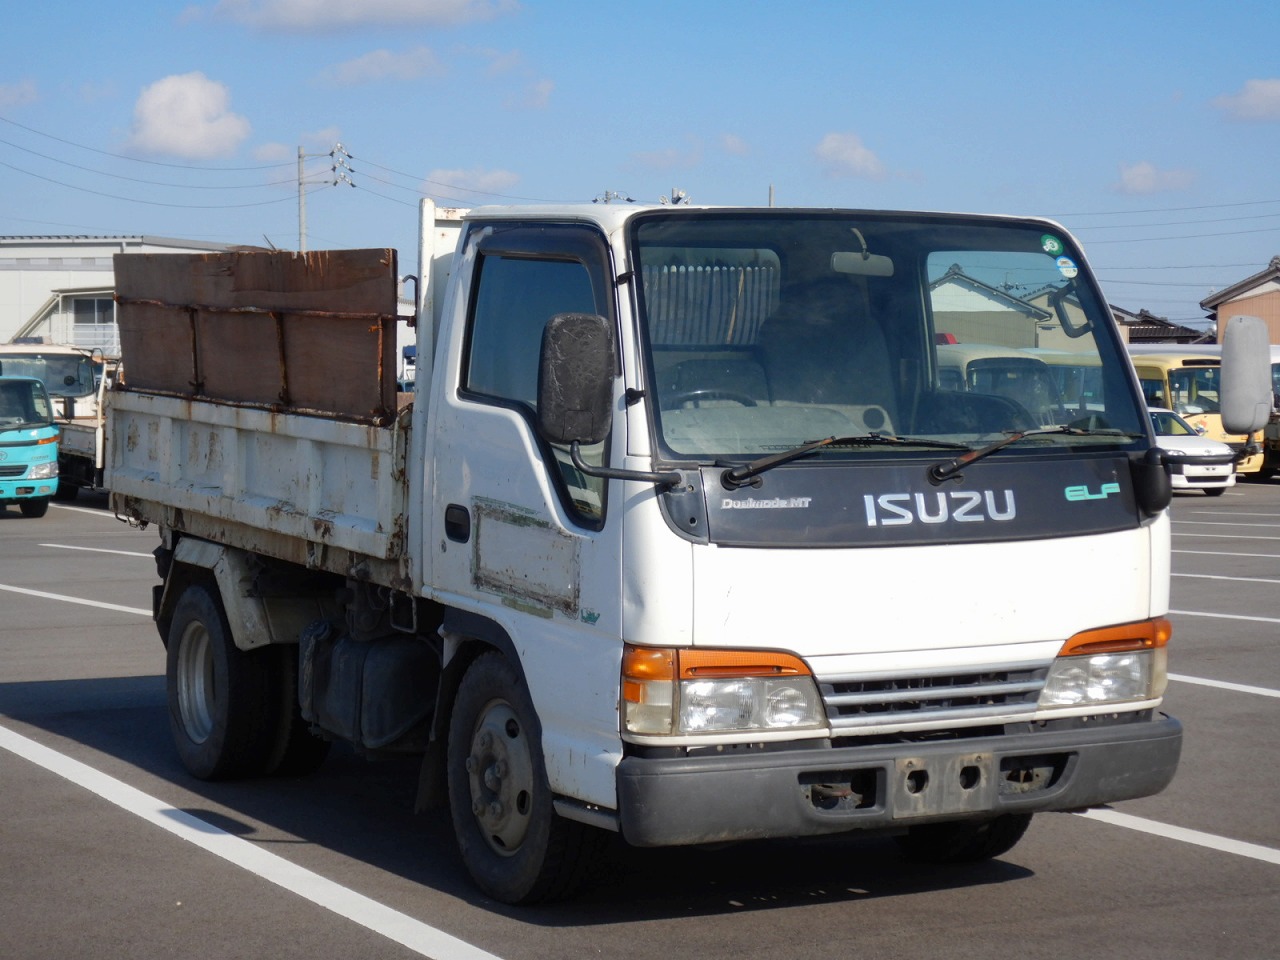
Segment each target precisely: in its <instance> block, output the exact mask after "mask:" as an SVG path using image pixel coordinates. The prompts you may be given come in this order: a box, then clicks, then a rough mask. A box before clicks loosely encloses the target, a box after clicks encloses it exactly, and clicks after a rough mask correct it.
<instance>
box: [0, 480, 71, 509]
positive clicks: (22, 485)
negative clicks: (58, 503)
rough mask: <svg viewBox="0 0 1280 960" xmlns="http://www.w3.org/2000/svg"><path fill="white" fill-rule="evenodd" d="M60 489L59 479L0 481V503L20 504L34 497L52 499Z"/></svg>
mask: <svg viewBox="0 0 1280 960" xmlns="http://www.w3.org/2000/svg"><path fill="white" fill-rule="evenodd" d="M57 489H58V478H57V477H52V478H47V479H40V480H29V479H27V478H25V477H20V478H17V479H13V480H0V503H20V502H21V501H23V500H30V499H31V498H32V497H52V496H53V494H54V491H56V490H57Z"/></svg>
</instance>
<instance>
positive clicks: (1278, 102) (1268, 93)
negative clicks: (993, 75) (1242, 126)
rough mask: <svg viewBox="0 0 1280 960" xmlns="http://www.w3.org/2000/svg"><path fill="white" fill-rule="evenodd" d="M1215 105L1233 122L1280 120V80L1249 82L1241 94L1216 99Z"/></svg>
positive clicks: (1246, 82) (1241, 90)
mask: <svg viewBox="0 0 1280 960" xmlns="http://www.w3.org/2000/svg"><path fill="white" fill-rule="evenodd" d="M1213 105H1214V106H1215V107H1217V108H1218V109H1219V110H1221V111H1222V112H1223V113H1225V114H1226V115H1227V116H1229V117H1231V119H1233V120H1280V80H1247V81H1245V85H1244V86H1243V87H1242V88H1241V89H1240V92H1239V93H1232V94H1226V95H1224V96H1221V97H1216V98H1215V99H1214V101H1213Z"/></svg>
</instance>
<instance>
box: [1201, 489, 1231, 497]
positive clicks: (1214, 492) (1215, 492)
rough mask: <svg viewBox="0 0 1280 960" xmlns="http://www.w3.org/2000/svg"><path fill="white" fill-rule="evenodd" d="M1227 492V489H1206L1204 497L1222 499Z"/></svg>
mask: <svg viewBox="0 0 1280 960" xmlns="http://www.w3.org/2000/svg"><path fill="white" fill-rule="evenodd" d="M1226 492H1227V488H1226V487H1205V488H1204V495H1205V496H1206V497H1220V496H1222V495H1223V494H1224V493H1226Z"/></svg>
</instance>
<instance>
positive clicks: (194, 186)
mask: <svg viewBox="0 0 1280 960" xmlns="http://www.w3.org/2000/svg"><path fill="white" fill-rule="evenodd" d="M0 143H3V144H6V145H7V146H10V147H13V148H14V149H16V150H21V151H22V152H23V153H29V154H31V155H32V156H36V157H40V158H41V159H42V160H51V161H53V162H54V163H61V164H63V165H64V166H68V167H74V168H75V169H76V170H83V171H85V172H86V173H94V174H97V175H98V176H102V177H112V178H114V179H116V180H128V181H130V182H131V183H144V184H147V185H148V186H153V187H176V188H180V189H189V190H253V189H258V188H260V187H275V186H281V185H283V184H287V183H292V182H293V181H292V180H269V181H266V182H264V183H254V184H212V183H166V182H165V181H163V180H144V179H142V178H140V177H129V176H125V175H124V174H122V173H111V172H110V171H107V170H97V169H94V168H93V167H85V166H81V165H80V164H78V163H72V162H71V161H70V160H61V159H59V158H58V157H51V156H49V155H48V154H46V153H40V152H39V151H38V150H31V149H29V148H28V147H24V146H21V145H20V144H16V143H13V142H12V141H10V140H4V139H0Z"/></svg>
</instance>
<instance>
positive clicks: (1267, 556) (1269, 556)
mask: <svg viewBox="0 0 1280 960" xmlns="http://www.w3.org/2000/svg"><path fill="white" fill-rule="evenodd" d="M1173 552H1174V553H1191V554H1195V555H1196V556H1200V557H1257V558H1259V559H1262V560H1280V553H1229V552H1228V551H1226V550H1174V551H1173Z"/></svg>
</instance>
